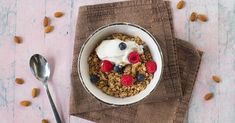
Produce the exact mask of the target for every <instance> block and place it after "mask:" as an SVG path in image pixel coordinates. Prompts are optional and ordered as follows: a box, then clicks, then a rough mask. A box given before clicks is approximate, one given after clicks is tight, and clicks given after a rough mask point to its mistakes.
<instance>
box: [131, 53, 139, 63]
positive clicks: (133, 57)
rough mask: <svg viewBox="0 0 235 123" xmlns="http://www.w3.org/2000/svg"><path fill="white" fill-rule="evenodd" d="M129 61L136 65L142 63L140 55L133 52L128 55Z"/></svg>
mask: <svg viewBox="0 0 235 123" xmlns="http://www.w3.org/2000/svg"><path fill="white" fill-rule="evenodd" d="M128 61H129V62H130V63H132V64H135V63H137V62H139V61H140V55H139V53H138V52H136V51H133V52H131V53H130V54H129V55H128Z"/></svg>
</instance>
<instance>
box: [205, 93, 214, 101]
mask: <svg viewBox="0 0 235 123" xmlns="http://www.w3.org/2000/svg"><path fill="white" fill-rule="evenodd" d="M212 97H213V93H207V94H206V95H205V96H204V99H205V100H210V99H211V98H212Z"/></svg>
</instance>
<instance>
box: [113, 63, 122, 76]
mask: <svg viewBox="0 0 235 123" xmlns="http://www.w3.org/2000/svg"><path fill="white" fill-rule="evenodd" d="M113 70H114V71H115V72H117V73H120V74H121V73H122V66H121V65H116V66H114V68H113Z"/></svg>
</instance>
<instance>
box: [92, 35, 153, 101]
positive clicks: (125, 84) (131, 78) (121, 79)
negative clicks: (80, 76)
mask: <svg viewBox="0 0 235 123" xmlns="http://www.w3.org/2000/svg"><path fill="white" fill-rule="evenodd" d="M113 39H119V40H121V41H123V43H126V42H127V41H132V42H135V43H136V44H138V45H139V46H143V52H142V53H138V52H135V49H133V52H131V53H132V55H133V58H128V60H129V61H131V60H132V61H131V63H123V64H122V62H121V63H120V64H119V65H117V64H114V63H113V62H110V61H108V60H102V59H100V58H99V56H98V55H97V52H96V50H95V49H94V50H93V51H92V53H91V54H90V56H89V58H88V64H89V74H90V80H91V82H93V83H94V84H95V85H96V86H97V88H99V89H100V90H102V91H103V92H104V93H106V94H108V95H110V96H114V97H118V98H124V97H129V96H134V95H136V94H138V93H139V92H141V91H142V90H144V89H145V88H146V87H147V85H148V84H149V83H150V81H151V79H152V78H153V74H154V72H155V70H156V63H155V62H154V61H153V59H152V56H151V53H150V50H149V48H148V46H147V45H146V44H145V42H143V41H142V40H141V39H140V38H139V37H134V36H129V35H125V34H120V33H115V34H112V35H111V36H108V37H107V38H106V40H113ZM99 45H100V44H98V45H97V47H98V46H99ZM120 45H122V44H121V43H120ZM120 45H119V46H120ZM97 47H96V48H97ZM123 48H125V44H124V45H123V46H121V47H120V49H121V50H123ZM131 53H130V54H129V56H130V55H131ZM135 55H139V56H138V57H135ZM129 56H128V57H129ZM138 58H139V59H138ZM104 64H105V65H106V66H105V67H103V66H102V65H104ZM154 65H155V66H154Z"/></svg>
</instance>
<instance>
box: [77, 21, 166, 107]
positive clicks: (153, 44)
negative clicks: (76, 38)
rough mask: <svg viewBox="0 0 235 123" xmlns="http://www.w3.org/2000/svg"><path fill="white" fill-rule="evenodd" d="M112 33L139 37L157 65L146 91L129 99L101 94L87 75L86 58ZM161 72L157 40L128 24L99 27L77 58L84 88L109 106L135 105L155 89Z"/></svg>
mask: <svg viewBox="0 0 235 123" xmlns="http://www.w3.org/2000/svg"><path fill="white" fill-rule="evenodd" d="M113 33H123V34H127V35H131V36H139V37H140V38H141V39H142V40H143V41H144V42H145V43H146V44H147V46H148V47H149V49H150V52H151V54H152V57H153V60H154V61H155V62H156V63H157V70H156V72H155V73H154V77H153V79H152V80H151V82H150V83H149V85H148V86H147V87H146V89H144V90H143V91H141V92H140V93H138V94H136V95H134V96H131V97H125V98H117V97H113V96H109V95H107V94H105V93H103V92H102V91H101V90H100V89H98V88H97V87H96V86H95V85H94V84H92V82H91V81H90V76H89V73H88V72H89V69H88V67H89V66H88V56H89V55H90V53H91V52H92V50H94V48H95V47H96V44H97V43H99V42H101V41H102V40H103V39H104V38H106V37H107V36H109V35H111V34H113ZM162 71H163V57H162V52H161V49H160V46H159V44H158V42H157V40H156V39H155V38H154V37H153V36H152V35H151V34H150V33H149V32H148V31H147V30H145V29H144V28H142V27H140V26H138V25H135V24H130V23H112V24H109V25H105V26H102V27H100V28H99V29H97V30H96V31H95V32H93V33H92V34H91V35H90V36H89V37H88V39H87V40H86V42H85V43H84V44H83V46H82V48H81V50H80V53H79V57H78V74H79V77H80V80H81V82H82V84H83V86H84V88H85V89H86V90H87V92H88V93H90V94H91V95H92V96H94V97H95V98H96V99H98V100H99V101H102V102H104V103H106V104H109V105H115V106H119V105H129V104H133V103H137V102H138V101H140V100H142V99H144V98H145V97H146V96H148V95H149V94H150V93H151V92H152V91H153V90H154V89H155V87H156V86H157V84H158V83H159V80H160V78H161V74H162Z"/></svg>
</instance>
